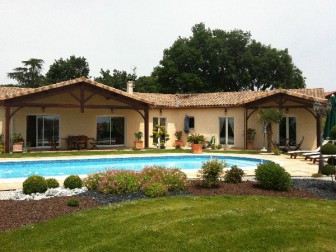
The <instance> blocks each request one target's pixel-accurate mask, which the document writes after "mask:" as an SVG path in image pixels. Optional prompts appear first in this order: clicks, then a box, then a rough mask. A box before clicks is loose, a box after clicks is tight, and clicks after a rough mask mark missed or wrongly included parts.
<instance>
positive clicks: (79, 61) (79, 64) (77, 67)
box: [46, 55, 90, 84]
mask: <svg viewBox="0 0 336 252" xmlns="http://www.w3.org/2000/svg"><path fill="white" fill-rule="evenodd" d="M89 72H90V68H89V64H88V63H87V62H86V59H85V58H84V57H76V56H75V55H73V56H70V58H69V59H65V60H64V59H63V58H60V59H59V60H55V62H54V63H53V64H52V65H51V66H50V68H49V71H48V72H47V74H46V78H47V82H48V83H49V84H52V83H57V82H62V81H67V80H71V79H76V78H79V77H86V78H87V77H88V76H89Z"/></svg>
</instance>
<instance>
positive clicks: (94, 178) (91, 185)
mask: <svg viewBox="0 0 336 252" xmlns="http://www.w3.org/2000/svg"><path fill="white" fill-rule="evenodd" d="M103 175H104V173H102V172H97V173H92V174H89V175H88V176H87V177H86V178H85V179H83V184H84V186H85V187H86V188H87V189H88V190H89V191H95V190H97V189H98V185H99V182H100V181H101V180H102V177H103Z"/></svg>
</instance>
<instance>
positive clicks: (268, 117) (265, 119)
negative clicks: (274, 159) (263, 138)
mask: <svg viewBox="0 0 336 252" xmlns="http://www.w3.org/2000/svg"><path fill="white" fill-rule="evenodd" d="M282 117H283V113H282V112H280V111H279V110H278V109H276V108H267V109H261V110H260V112H259V118H258V119H259V121H260V122H261V123H263V124H264V125H265V126H266V133H267V152H272V136H273V130H272V124H273V123H275V124H278V123H280V121H281V118H282Z"/></svg>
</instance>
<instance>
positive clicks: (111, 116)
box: [95, 115, 127, 148]
mask: <svg viewBox="0 0 336 252" xmlns="http://www.w3.org/2000/svg"><path fill="white" fill-rule="evenodd" d="M100 117H108V118H109V119H110V131H109V133H110V140H109V141H110V144H109V145H105V144H104V145H102V144H99V140H98V125H97V124H98V122H97V119H98V118H100ZM113 117H121V118H124V143H123V144H111V142H112V141H111V118H113ZM126 119H127V118H126V117H125V116H123V115H97V116H96V134H95V135H96V141H97V142H98V144H97V147H102V148H103V147H122V146H126V140H127V136H126V133H127V130H126V128H127V122H126Z"/></svg>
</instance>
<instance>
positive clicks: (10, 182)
mask: <svg viewBox="0 0 336 252" xmlns="http://www.w3.org/2000/svg"><path fill="white" fill-rule="evenodd" d="M164 155H165V156H177V155H216V156H233V157H235V156H236V157H245V158H257V159H266V160H271V161H274V162H276V163H279V164H280V165H281V166H283V167H284V168H285V169H286V171H287V172H289V174H290V175H291V176H293V177H311V175H312V174H314V173H317V171H318V165H317V164H313V163H312V162H309V161H307V160H304V158H300V157H298V158H297V159H292V158H290V156H289V155H272V154H234V153H230V154H222V153H204V154H186V153H181V154H177V153H165V154H164ZM140 156H146V157H150V156H162V154H146V155H139V154H136V155H134V154H122V155H103V156H102V155H93V156H89V157H87V156H76V157H74V156H64V157H57V158H55V157H43V158H36V157H34V158H20V159H18V158H4V159H1V160H0V166H1V162H9V161H17V162H20V161H29V160H30V161H31V160H34V161H36V160H55V159H61V160H68V159H95V158H119V157H124V158H127V157H140ZM184 172H185V173H186V174H187V176H188V178H190V179H193V178H196V173H197V170H190V171H187V170H184ZM245 174H246V176H247V177H251V178H253V177H254V170H246V171H245ZM65 177H66V176H63V177H55V178H56V179H57V180H59V182H60V183H62V184H63V181H64V179H65ZM81 177H85V175H84V176H81ZM23 181H24V179H0V190H13V189H19V188H22V182H23Z"/></svg>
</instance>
